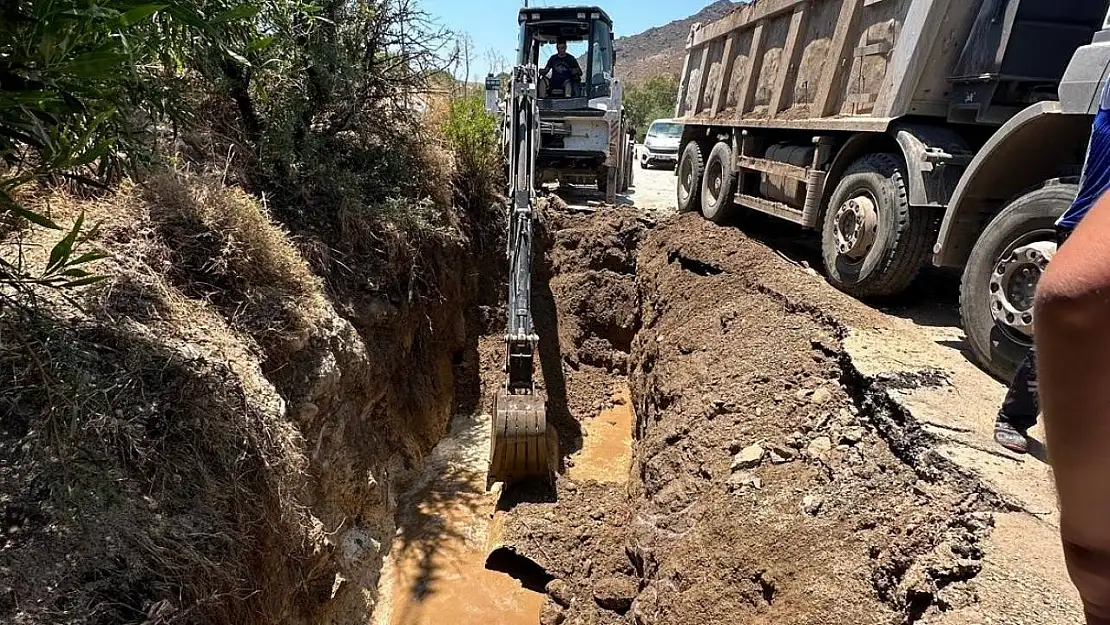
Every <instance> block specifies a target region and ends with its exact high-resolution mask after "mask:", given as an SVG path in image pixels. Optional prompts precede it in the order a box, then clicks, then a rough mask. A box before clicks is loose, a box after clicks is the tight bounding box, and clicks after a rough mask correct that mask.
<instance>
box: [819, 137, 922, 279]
mask: <svg viewBox="0 0 1110 625" xmlns="http://www.w3.org/2000/svg"><path fill="white" fill-rule="evenodd" d="M935 229H936V217H935V215H933V214H931V213H930V212H929V211H923V210H911V209H910V203H909V196H908V194H907V192H906V176H905V174H904V173H903V167H902V161H901V159H900V158H898V157H897V156H895V155H893V154H868V155H866V156H864V157H862V158H860V159H859V160H857V161H856V162H855V163H852V165H851V166H849V167H848V169H847V171H845V172H844V177H843V178H841V179H840V183H839V184H838V185H836V190H835V191H833V194H832V197H831V198H830V199H829V205H828V208H827V209H826V210H825V219H824V224H823V228H822V237H821V255H822V256H823V258H824V261H825V270H826V272H827V273H828V279H829V282H830V283H832V285H833V286H835V287H836V288H838V289H840V290H841V291H844V292H845V293H848V294H849V295H852V296H854V297H880V296H885V295H894V294H896V293H899V292H901V291H902V290H904V289H905V288H906V287H907V286H909V285H910V283H911V282H913V280H914V278H916V277H917V274H918V272H920V271H921V268H922V267H923V266H924V265H925V259H926V258H927V256H928V254H929V250H930V248H931V246H932V240H933V238H934V237H933V235H934V231H935Z"/></svg>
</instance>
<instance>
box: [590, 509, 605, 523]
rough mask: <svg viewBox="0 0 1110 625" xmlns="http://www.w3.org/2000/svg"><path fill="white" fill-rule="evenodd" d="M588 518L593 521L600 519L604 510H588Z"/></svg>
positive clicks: (603, 515) (602, 517)
mask: <svg viewBox="0 0 1110 625" xmlns="http://www.w3.org/2000/svg"><path fill="white" fill-rule="evenodd" d="M590 518H591V519H593V520H595V521H600V520H601V519H604V518H605V512H604V511H603V510H600V509H599V510H594V511H592V512H590Z"/></svg>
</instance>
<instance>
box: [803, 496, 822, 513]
mask: <svg viewBox="0 0 1110 625" xmlns="http://www.w3.org/2000/svg"><path fill="white" fill-rule="evenodd" d="M823 505H825V498H824V497H822V496H820V495H806V496H805V497H803V498H802V511H804V512H805V513H806V514H808V515H809V516H817V513H818V512H820V511H821V506H823Z"/></svg>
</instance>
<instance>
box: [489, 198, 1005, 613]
mask: <svg viewBox="0 0 1110 625" xmlns="http://www.w3.org/2000/svg"><path fill="white" fill-rule="evenodd" d="M628 220H631V221H628ZM634 220H635V215H625V214H622V213H605V212H602V213H598V214H595V215H591V216H588V217H582V216H568V215H564V214H555V215H550V214H548V215H545V221H546V224H545V228H546V231H547V232H548V233H549V234H548V238H549V240H550V241H552V245H551V248H550V251H549V252H548V255H547V256H548V259H549V266H550V267H551V269H552V271H551V274H550V282H549V284H550V285H551V291H552V293H553V297H554V300H555V304H554V308H555V310H556V311H557V312H558V314H559V317H558V328H559V329H560V331H561V332H560V338H561V343H560V344H561V346H562V349H563V350H564V353H568V352H570V351H573V352H575V353H576V354H577V356H578V368H577V369H576V368H575V366H574V364H573V363H574V361H572V360H571V359H569V358H568V359H567V365H568V367H567V368H568V370H569V371H570V372H572V373H574V374H576V375H577V376H578V377H577V379H575V380H573V382H572V381H571V380H570V379H568V380H567V388H568V389H571V391H570V392H571V393H572V394H578V393H581V392H583V391H582V390H580V389H581V388H585V389H588V390H587V391H586V392H588V393H589V394H590V396H591V397H592V396H596V390H597V389H600V388H602V387H604V386H605V384H606V383H607V382H611V381H612V380H613V379H614V377H615V376H614V375H613V373H614V372H618V371H622V370H623V369H617V370H611V371H606V370H604V369H600V368H591V367H590V365H586V364H583V360H584V358H583V356H582V352H583V351H585V350H583V348H582V345H585V344H586V343H587V341H585V340H583V339H582V337H584V336H594V337H599V338H600V337H601V332H602V331H603V330H604V329H609V328H611V325H612V323H613V319H614V318H624V317H623V313H622V312H620V311H623V310H624V309H625V307H627V306H629V305H635V306H636V307H637V308H638V310H639V313H638V315H637V314H632V315H631V317H630V318H632V319H635V321H634V322H633V323H630V324H627V325H626V326H623V327H626V328H628V330H629V331H631V332H632V335H633V337H634V338H633V340H632V342H631V352H630V355H629V361H628V370H627V371H628V375H629V376H630V379H631V382H632V391H633V398H634V401H635V408H636V417H637V422H636V431H635V437H636V444H635V450H634V452H635V459H634V463H633V479H632V480H631V483H630V485H629V487H628V488H627V489H625V488H621V487H614V486H613V485H606V484H596V483H592V482H583V483H577V482H573V481H571V480H568V479H566V478H561V479H560V480H559V482H558V484H557V497H556V500H555V501H553V502H546V503H545V502H532V503H521V502H519V501H511V502H510V505H513V507H512V511H511V513H510V520H509V523H508V527H507V531H506V535H505V536H506V537H505V542H506V546H507V548H509V549H511V550H512V551H513V552H514V553H515V554H516V555H517V557H519V558H526V559H527V560H529V561H531V562H532V563H534V564H535V565H538V566H539V567H541V569H542V570H543V571H545V572H546V574H547V575H549V576H551V577H553V578H554V579H553V581H552V582H551V583H550V584H548V585H547V591H548V594H549V599H548V602H547V604H546V606H545V609H544V623H575V622H583V623H586V622H589V623H636V624H637V625H647V624H651V625H655V624H660V625H661V624H665V623H673V624H679V625H685V624H691V625H692V624H694V623H699V624H700V623H735V622H756V623H762V622H768V623H770V622H776V623H777V622H796V623H817V622H821V623H844V624H849V623H851V624H856V623H910V622H916V621H917V620H919V619H921V618H924V617H926V616H929V615H938V614H941V613H944V612H948V611H951V610H955V609H959V608H962V607H965V606H968V605H971V604H973V603H974V602H975V601H976V600H977V599H976V595H975V587H974V579H975V577H976V575H977V574H978V573H979V571H980V569H981V566H982V560H983V555H984V554H983V548H982V541H983V539H984V538H985V537H986V536H987V535H988V534H989V532H990V530H991V527H992V525H993V517H992V514H991V511H992V510H995V509H997V505H998V502H997V500H996V499H995V498H994V497H993V495H992V494H991V493H989V492H986V491H983V490H982V489H981V488H980V487H979V485H978V484H977V483H976V482H974V481H973V480H970V479H967V478H965V477H964V476H962V475H961V474H960V473H959V472H958V471H953V470H951V467H949V466H947V465H946V464H945V463H944V462H943V461H941V460H939V459H938V458H937V457H936V456H935V455H934V454H932V453H931V452H930V451H929V440H928V437H927V436H926V435H924V434H923V433H922V432H921V430H920V429H919V428H918V427H917V425H916V424H915V423H914V422H913V420H912V419H910V418H909V417H908V416H907V415H906V414H904V413H903V412H899V409H898V408H897V407H896V406H894V405H893V404H892V403H891V402H890V401H889V400H888V398H887V397H886V395H885V391H884V388H883V386H882V383H881V382H878V381H873V380H868V379H865V378H864V377H863V376H861V375H859V374H858V372H857V371H856V370H855V369H854V368H853V367H852V365H851V362H850V360H849V359H848V358H847V357H846V356H844V355H843V352H842V350H841V341H842V340H843V338H844V337H845V335H846V330H845V328H844V327H843V326H841V325H840V323H839V322H838V321H837V315H839V314H843V313H844V312H845V310H846V308H845V304H843V303H842V302H840V301H839V299H838V298H837V297H836V296H829V295H828V294H827V288H825V285H823V284H822V283H821V282H820V279H819V278H816V277H813V276H810V275H809V274H808V273H806V272H804V271H802V270H800V269H797V268H794V267H791V266H789V265H785V264H783V263H781V262H780V261H779V259H777V258H776V257H775V256H774V255H773V253H771V252H770V251H769V250H767V249H766V248H764V247H763V246H761V245H759V244H758V243H755V242H752V241H750V240H748V239H747V238H746V237H745V236H744V235H743V234H742V233H740V232H739V231H735V230H730V229H720V228H716V227H714V226H712V225H709V224H706V223H704V222H702V221H701V220H699V219H696V218H680V219H677V220H675V221H674V222H672V223H667V224H665V225H661V226H659V227H657V228H654V229H650V230H649V229H647V228H642V229H640V230H637V229H636V226H634V225H633V224H634V223H637V222H635V221H634ZM625 232H629V233H631V232H635V233H636V234H634V235H632V234H629V236H623V235H622V233H625ZM626 242H627V243H626ZM622 245H624V246H625V247H624V248H623V250H624V254H622V253H621V251H620V249H621V248H620V246H622ZM634 250H638V255H637V256H636V258H635V260H634V261H633V260H629V258H628V253H629V252H631V251H634ZM618 260H619V262H617V261H618ZM591 272H594V273H601V272H612V273H614V274H616V275H618V276H620V277H621V282H620V283H621V284H626V283H627V281H628V280H634V283H635V287H636V290H635V292H629V291H627V290H625V289H623V288H622V289H615V288H613V286H612V284H613V282H607V281H605V280H600V279H592V278H588V277H583V276H591V275H592V273H591ZM633 273H634V275H633ZM575 276H579V277H578V278H577V279H573V280H572V279H568V278H571V277H575ZM787 284H788V285H789V287H790V288H789V289H782V288H777V287H781V286H784V285H787ZM811 284H812V286H811ZM599 285H600V288H599ZM786 292H789V293H791V295H789V296H788V295H786V294H784V293H786ZM609 294H612V295H611V296H610V295H609ZM621 298H624V299H621ZM618 325H619V324H618ZM595 332H597V334H594V333H595ZM604 338H605V341H606V345H607V346H608V347H610V348H611V349H612V351H614V352H617V353H621V350H620V349H619V348H618V345H617V343H618V342H619V341H617V342H615V341H614V340H613V339H614V338H615V337H614V336H613V335H612V334H611V333H607V334H605V335H604ZM587 358H588V356H587ZM587 371H588V372H589V373H588V374H587V375H585V376H583V375H582V372H587ZM607 374H608V375H607ZM583 377H585V378H587V380H586V383H585V384H583V385H582V386H581V387H580V386H579V383H580V382H581V381H582V380H581V378H583ZM572 396H573V395H572ZM601 403H602V404H604V400H601ZM593 407H594V408H596V407H597V406H596V405H595V406H593ZM572 417H574V418H575V419H578V420H580V419H581V418H582V417H581V415H580V414H579V413H577V412H573V411H572ZM514 504H515V505H514ZM522 568H525V567H522Z"/></svg>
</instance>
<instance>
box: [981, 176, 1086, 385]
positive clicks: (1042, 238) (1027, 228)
mask: <svg viewBox="0 0 1110 625" xmlns="http://www.w3.org/2000/svg"><path fill="white" fill-rule="evenodd" d="M1078 192H1079V188H1078V187H1077V186H1076V185H1074V184H1062V183H1059V182H1054V183H1050V184H1048V185H1046V186H1044V187H1041V188H1040V189H1037V190H1035V191H1031V192H1029V193H1026V194H1025V195H1023V196H1021V197H1019V198H1018V199H1016V200H1014V201H1013V202H1011V203H1010V204H1009V205H1008V206H1006V208H1004V209H1002V212H1000V213H999V214H998V216H997V217H995V218H994V219H993V220H991V222H990V224H989V225H988V226H987V228H986V230H984V231H983V234H981V235H980V236H979V241H978V242H976V243H975V247H974V248H972V250H971V256H970V257H969V258H968V261H967V266H966V267H965V268H964V276H963V280H962V281H961V283H960V318H961V319H962V321H963V326H964V332H965V333H966V334H967V342H968V344H969V345H970V346H971V351H972V353H973V354H975V357H976V359H977V360H978V361H979V363H980V364H981V365H982V366H983V368H984V369H986V370H987V372H988V373H990V374H991V375H993V376H995V377H997V378H1000V379H1002V380H1004V381H1007V382H1009V381H1010V380H1011V379H1012V378H1013V376H1014V372H1015V371H1016V370H1017V366H1018V364H1019V363H1020V362H1021V359H1022V358H1024V357H1025V354H1026V353H1027V352H1028V351H1029V349H1030V348H1031V347H1032V346H1033V294H1034V292H1035V290H1036V288H1037V282H1038V281H1039V280H1040V278H1041V272H1043V271H1044V268H1045V267H1046V266H1047V265H1048V262H1049V261H1050V260H1052V256H1053V255H1054V254H1055V253H1056V236H1055V223H1056V220H1057V219H1058V218H1059V217H1060V215H1062V214H1064V211H1066V210H1067V209H1068V207H1069V206H1071V203H1072V201H1073V200H1074V199H1075V196H1076V194H1077V193H1078Z"/></svg>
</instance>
